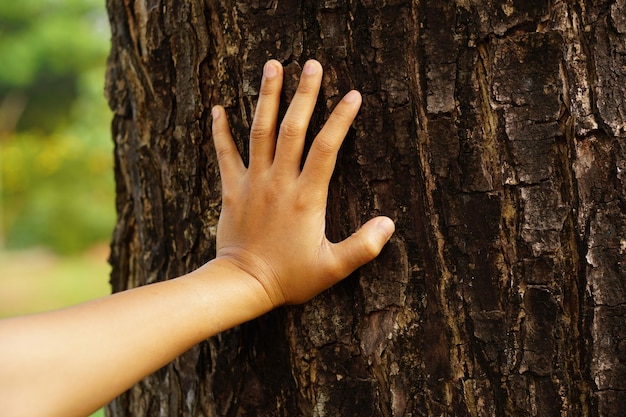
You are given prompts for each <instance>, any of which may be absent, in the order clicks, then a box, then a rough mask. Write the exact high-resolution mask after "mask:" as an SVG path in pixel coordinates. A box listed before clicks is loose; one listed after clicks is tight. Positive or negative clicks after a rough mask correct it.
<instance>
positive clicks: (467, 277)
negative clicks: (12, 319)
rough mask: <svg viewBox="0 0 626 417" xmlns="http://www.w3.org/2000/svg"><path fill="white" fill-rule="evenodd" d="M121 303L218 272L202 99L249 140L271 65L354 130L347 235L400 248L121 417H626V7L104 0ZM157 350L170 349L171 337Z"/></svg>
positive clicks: (159, 384)
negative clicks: (352, 97) (203, 272)
mask: <svg viewBox="0 0 626 417" xmlns="http://www.w3.org/2000/svg"><path fill="white" fill-rule="evenodd" d="M107 6H108V10H109V14H110V19H111V26H112V31H113V37H112V50H111V55H110V60H109V65H108V77H107V95H108V99H109V102H110V105H111V107H112V109H113V110H114V112H115V118H114V121H113V137H114V140H115V144H116V149H115V161H116V166H115V174H116V180H117V210H118V215H119V217H118V223H117V227H116V229H115V232H114V236H113V242H112V256H111V263H112V266H113V271H112V275H111V282H112V285H113V289H114V291H121V290H124V289H127V288H131V287H135V286H138V285H143V284H147V283H151V282H155V281H159V280H164V279H168V278H172V277H175V276H177V275H180V274H183V273H185V272H187V271H190V270H192V269H194V268H196V267H198V266H200V265H201V264H203V263H204V262H206V261H208V260H209V259H211V257H212V256H213V254H214V250H215V228H216V224H217V218H218V214H219V208H220V185H219V177H218V175H219V174H218V169H217V162H216V158H215V155H214V150H213V146H212V142H211V133H210V108H211V106H212V105H214V104H218V103H221V104H224V105H225V107H226V108H227V111H228V113H229V117H230V121H231V124H232V126H233V130H234V133H235V136H236V137H237V140H238V146H239V148H240V150H241V152H242V153H243V154H244V155H245V154H246V153H247V146H248V145H247V142H246V140H247V137H248V130H249V127H250V124H251V120H252V115H253V112H254V105H255V100H256V98H257V95H258V86H259V84H260V75H261V70H262V66H263V63H264V62H265V61H266V60H267V59H269V58H276V59H278V60H279V61H281V62H282V63H283V65H284V66H285V74H286V79H285V92H284V98H285V100H284V101H285V103H288V101H289V99H290V97H291V96H292V95H293V92H294V90H295V86H296V84H297V77H298V76H299V73H300V69H301V66H302V64H303V63H304V61H306V60H307V59H308V58H316V59H318V60H319V61H320V62H321V63H322V65H323V66H324V68H325V75H324V80H323V86H322V92H321V94H320V99H319V102H318V112H317V116H315V117H314V120H313V121H312V124H311V133H314V132H316V131H317V130H318V129H319V127H320V126H321V125H322V124H323V121H324V119H325V117H327V115H328V114H329V112H330V110H331V109H332V108H333V106H334V105H335V103H336V102H337V101H338V100H339V99H340V97H341V96H342V95H343V94H345V93H346V92H347V91H348V90H349V89H351V88H356V89H358V90H360V91H361V93H362V94H363V106H362V110H361V112H360V116H359V117H358V119H357V120H356V122H355V123H354V126H353V130H352V131H351V132H350V133H349V135H348V137H347V139H346V141H345V144H344V146H343V148H342V151H341V153H340V156H339V160H338V165H337V169H336V172H335V176H334V178H333V181H332V183H331V187H330V196H329V204H328V227H327V229H328V234H329V237H330V238H332V239H335V240H338V239H342V238H344V237H346V236H347V235H349V234H350V233H351V232H353V231H354V230H355V229H356V228H357V227H358V226H359V225H360V224H361V223H363V222H364V221H365V220H367V219H368V218H370V217H372V216H374V215H377V214H386V215H390V216H391V217H393V218H394V220H395V221H396V225H397V232H396V235H395V236H394V237H393V238H392V240H391V242H390V243H389V244H388V246H387V247H386V249H385V250H384V251H383V253H382V255H381V256H380V257H379V258H378V259H377V260H376V261H374V262H372V263H371V264H369V265H367V266H365V267H363V268H361V269H360V270H359V271H358V272H356V273H355V274H353V276H351V277H349V278H348V279H347V280H345V281H344V282H342V283H340V284H339V285H337V286H336V287H334V288H332V289H331V290H329V291H327V292H325V293H323V294H321V295H320V296H318V297H316V298H315V299H313V300H312V301H310V302H309V303H307V304H305V305H302V306H291V307H285V308H281V309H279V310H277V311H274V312H272V313H270V314H268V315H266V316H264V317H262V318H260V319H258V320H255V321H253V322H250V323H247V324H245V325H242V326H240V327H238V328H235V329H233V330H230V331H227V332H224V333H223V334H220V335H218V336H216V337H214V338H212V339H210V340H208V341H206V342H204V343H202V344H200V345H198V346H196V347H194V348H193V349H191V350H190V351H189V352H188V353H186V354H184V355H183V356H181V357H180V358H178V359H177V360H175V361H174V362H173V363H171V364H170V365H168V366H166V367H165V368H163V369H162V370H160V371H158V372H157V373H155V374H154V375H152V376H149V377H147V378H146V379H145V380H144V381H142V382H141V383H140V384H138V385H137V386H135V387H134V388H132V389H131V390H129V391H128V392H127V393H125V394H124V395H122V396H121V397H119V398H118V399H116V400H115V401H114V402H113V403H112V404H111V405H110V406H109V407H108V409H107V415H108V416H114V417H122V416H157V415H159V416H172V417H173V416H176V417H178V416H320V417H321V416H385V417H389V416H426V415H428V416H498V417H501V416H603V417H609V416H619V415H623V413H624V412H623V411H622V408H623V405H624V404H626V388H625V387H624V385H623V381H624V380H625V379H626V320H624V315H625V313H626V271H625V269H624V268H626V266H625V265H626V214H625V213H626V187H625V181H626V177H625V172H626V145H625V142H624V140H625V139H626V100H625V98H624V97H626V91H625V90H626V1H625V0H614V1H605V0H597V1H591V0H571V1H559V0H556V1H548V0H537V1H532V2H528V1H524V0H487V1H478V0H456V1H449V2H437V1H416V0H414V1H408V0H386V1H383V0H380V1H373V0H360V1H356V0H354V1H338V0H325V1H324V0H314V1H307V2H304V1H289V0H283V1H279V0H272V1H269V0H268V1H258V0H255V1H243V0H241V1H236V0H204V1H201V0H108V1H107ZM163 337H164V338H166V337H167V335H163Z"/></svg>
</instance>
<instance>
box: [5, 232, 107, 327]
mask: <svg viewBox="0 0 626 417" xmlns="http://www.w3.org/2000/svg"><path fill="white" fill-rule="evenodd" d="M106 257H107V247H106V245H104V244H103V245H98V246H95V247H93V248H91V249H90V250H88V251H86V252H83V253H80V254H74V255H71V256H59V255H56V254H55V253H54V252H51V251H50V250H46V249H43V248H31V249H28V250H22V251H11V252H2V253H0V318H6V317H12V316H17V315H24V314H32V313H38V312H42V311H48V310H53V309H58V308H63V307H68V306H70V305H74V304H78V303H81V302H83V301H88V300H92V299H94V298H98V297H102V296H105V295H107V294H110V292H111V291H110V286H109V283H108V278H109V277H108V275H109V270H110V268H109V265H108V264H107V262H106Z"/></svg>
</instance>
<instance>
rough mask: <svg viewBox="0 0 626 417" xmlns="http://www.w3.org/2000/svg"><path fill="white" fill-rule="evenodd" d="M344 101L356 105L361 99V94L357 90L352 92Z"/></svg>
mask: <svg viewBox="0 0 626 417" xmlns="http://www.w3.org/2000/svg"><path fill="white" fill-rule="evenodd" d="M343 99H344V100H345V101H346V102H348V103H356V102H358V101H359V100H360V99H361V93H359V92H358V91H356V90H352V91H350V92H349V93H348V94H346V96H345V97H344V98H343Z"/></svg>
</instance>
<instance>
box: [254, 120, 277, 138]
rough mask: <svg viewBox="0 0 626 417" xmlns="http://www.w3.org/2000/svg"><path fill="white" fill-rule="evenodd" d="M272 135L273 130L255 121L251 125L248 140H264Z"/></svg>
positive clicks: (269, 126) (267, 125)
mask: <svg viewBox="0 0 626 417" xmlns="http://www.w3.org/2000/svg"><path fill="white" fill-rule="evenodd" d="M273 133H274V129H273V128H272V126H271V125H269V124H266V123H261V122H258V121H255V122H254V123H252V128H251V129H250V138H252V139H257V138H262V139H265V138H267V137H270V136H272V134H273Z"/></svg>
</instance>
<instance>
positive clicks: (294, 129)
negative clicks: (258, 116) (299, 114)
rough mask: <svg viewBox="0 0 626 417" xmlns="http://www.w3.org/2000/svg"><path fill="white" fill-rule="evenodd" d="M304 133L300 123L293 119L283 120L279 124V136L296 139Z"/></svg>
mask: <svg viewBox="0 0 626 417" xmlns="http://www.w3.org/2000/svg"><path fill="white" fill-rule="evenodd" d="M303 134H304V127H303V125H302V123H300V122H297V121H294V120H285V121H283V123H281V125H280V136H282V137H284V138H287V139H297V138H300V137H301V136H302V135H303Z"/></svg>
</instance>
